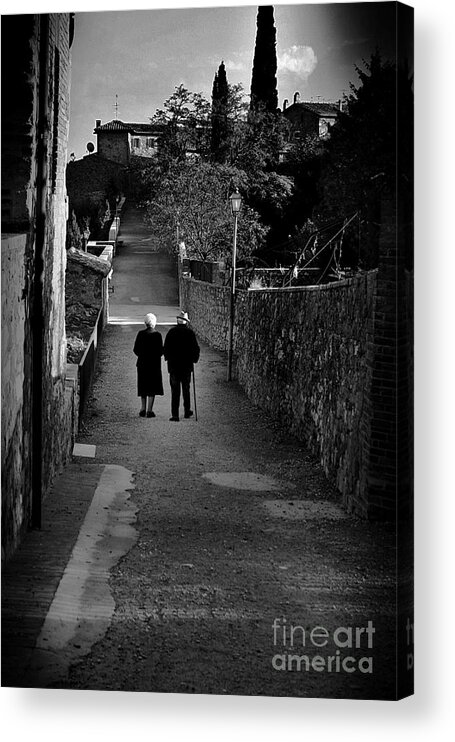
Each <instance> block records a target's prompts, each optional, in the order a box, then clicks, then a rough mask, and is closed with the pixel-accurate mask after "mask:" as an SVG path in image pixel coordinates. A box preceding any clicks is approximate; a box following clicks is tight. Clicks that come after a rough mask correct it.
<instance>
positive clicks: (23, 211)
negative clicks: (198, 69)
mask: <svg viewBox="0 0 455 742" xmlns="http://www.w3.org/2000/svg"><path fill="white" fill-rule="evenodd" d="M71 35H72V18H71V15H70V14H59V13H57V14H49V15H47V14H42V15H23V16H5V17H4V18H2V72H3V71H5V74H4V75H2V217H3V219H2V228H3V229H4V230H5V231H7V232H8V234H5V235H2V306H3V311H2V336H3V338H4V339H3V348H4V353H2V363H4V364H5V365H4V366H3V368H2V371H3V373H2V419H3V421H4V422H5V428H4V429H3V433H2V435H3V437H2V447H3V450H2V454H3V463H4V467H3V469H2V517H3V528H2V559H3V558H8V557H9V556H10V555H11V554H12V552H13V551H14V549H15V548H16V546H17V544H18V543H19V540H20V538H21V535H22V533H23V531H24V530H25V529H26V528H27V527H28V526H29V525H30V524H33V525H39V518H40V507H41V500H42V497H44V496H45V494H46V492H47V490H48V488H49V486H50V484H51V482H52V480H53V477H54V475H55V473H56V472H57V471H58V470H59V469H60V467H61V466H62V465H63V464H64V463H65V461H66V459H67V457H68V455H69V452H70V450H71V447H72V439H73V430H74V426H73V423H72V421H70V419H69V418H70V410H71V409H72V407H73V401H72V394H71V390H69V389H68V388H67V385H66V379H65V369H66V342H65V268H66V249H65V239H66V220H67V210H66V187H65V168H66V157H67V137H68V119H69V75H70V43H71ZM40 128H41V129H42V131H43V136H42V138H38V136H37V134H38V132H39V131H40ZM38 186H39V187H41V186H42V191H41V190H40V188H39V187H38ZM3 359H4V360H3ZM38 379H39V383H38Z"/></svg>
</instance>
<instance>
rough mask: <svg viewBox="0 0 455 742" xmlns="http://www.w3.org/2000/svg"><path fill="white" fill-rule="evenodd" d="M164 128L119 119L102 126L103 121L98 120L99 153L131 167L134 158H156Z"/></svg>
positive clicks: (96, 132)
mask: <svg viewBox="0 0 455 742" xmlns="http://www.w3.org/2000/svg"><path fill="white" fill-rule="evenodd" d="M163 128H164V127H163V126H157V125H156V124H130V123H124V122H123V121H119V120H118V119H114V120H113V121H108V122H107V123H106V124H101V119H97V121H96V126H95V129H94V133H95V134H96V138H97V153H98V155H99V156H100V157H104V158H106V159H107V160H114V162H117V163H119V164H121V165H125V166H127V165H129V163H130V159H131V157H132V156H135V157H154V156H155V155H156V153H157V151H158V140H159V138H160V136H161V134H162V132H163Z"/></svg>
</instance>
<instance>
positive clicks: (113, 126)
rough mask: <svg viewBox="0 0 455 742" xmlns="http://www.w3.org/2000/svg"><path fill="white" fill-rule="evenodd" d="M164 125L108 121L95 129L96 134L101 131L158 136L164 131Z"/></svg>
mask: <svg viewBox="0 0 455 742" xmlns="http://www.w3.org/2000/svg"><path fill="white" fill-rule="evenodd" d="M163 128H164V127H163V126H162V125H159V124H158V125H157V124H151V123H139V124H138V123H129V122H128V123H125V122H124V121H120V120H119V119H114V120H113V121H108V122H107V123H106V124H101V123H100V125H99V126H96V127H95V134H98V132H100V131H127V132H129V133H130V134H156V133H157V132H160V131H162V130H163Z"/></svg>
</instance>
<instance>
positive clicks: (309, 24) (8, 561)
mask: <svg viewBox="0 0 455 742" xmlns="http://www.w3.org/2000/svg"><path fill="white" fill-rule="evenodd" d="M76 5H77V4H76ZM1 26H2V84H1V85H2V159H1V173H2V250H1V266H2V283H1V303H2V681H1V682H2V686H3V687H7V688H26V689H30V688H34V689H36V688H38V689H47V690H56V689H58V690H71V691H73V690H79V691H81V690H84V691H124V692H125V691H127V692H142V693H155V694H156V693H161V694H183V695H190V694H197V695H210V696H263V697H264V696H265V697H280V698H283V697H287V698H298V699H302V698H304V699H308V698H319V699H351V700H355V699H362V700H381V701H398V700H400V699H404V698H406V697H408V696H410V695H412V694H413V689H414V686H413V682H414V681H413V678H414V601H413V586H414V574H413V553H414V539H413V517H414V516H413V488H414V478H413V467H414V460H413V436H414V430H413V408H414V393H413V389H414V362H413V357H414V355H413V346H414V294H413V287H414V123H413V120H414V11H413V8H412V7H411V6H410V5H406V4H403V3H396V2H364V3H362V2H359V3H356V2H352V3H314V4H305V3H299V4H286V3H279V4H275V5H252V4H248V5H245V4H241V5H239V4H237V5H228V4H226V5H221V4H215V3H214V4H213V5H212V6H205V7H190V6H187V5H185V6H184V7H183V6H182V7H161V8H160V7H157V6H152V5H151V6H150V9H137V10H136V9H129V8H128V7H125V8H124V9H123V8H122V9H118V8H117V7H116V8H115V9H112V10H109V9H105V10H98V9H97V8H94V10H93V11H89V10H88V9H87V8H84V10H81V11H78V10H77V7H75V9H74V12H67V11H65V12H63V11H62V12H59V11H58V10H53V9H52V10H48V9H46V8H44V9H40V10H39V12H33V11H32V10H27V12H25V13H22V12H20V13H19V12H17V11H15V9H14V7H10V8H7V9H6V10H5V11H4V14H3V15H2V18H1Z"/></svg>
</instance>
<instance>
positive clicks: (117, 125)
mask: <svg viewBox="0 0 455 742" xmlns="http://www.w3.org/2000/svg"><path fill="white" fill-rule="evenodd" d="M129 130H130V125H129V124H124V123H123V121H119V119H114V121H108V123H107V124H103V125H102V126H97V127H96V128H95V132H98V131H129Z"/></svg>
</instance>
